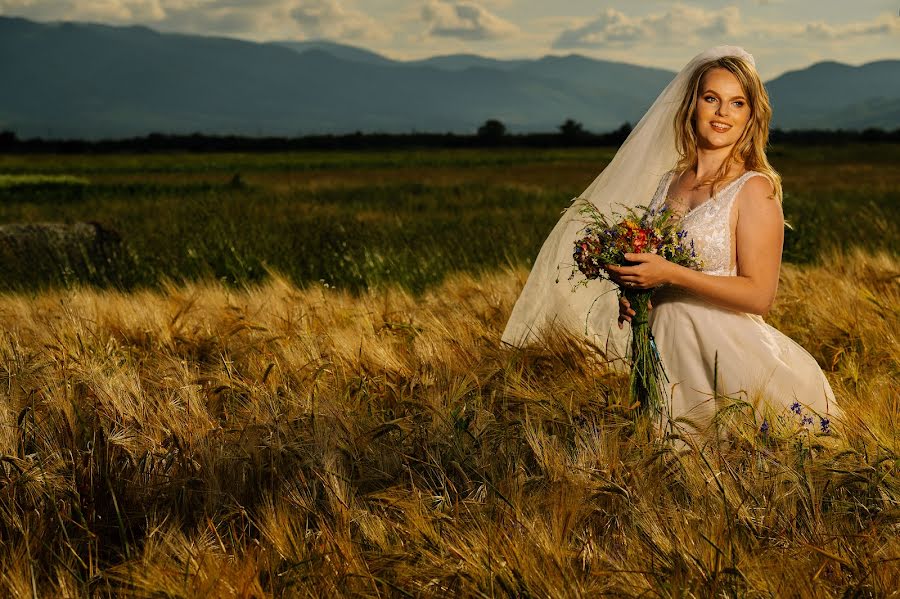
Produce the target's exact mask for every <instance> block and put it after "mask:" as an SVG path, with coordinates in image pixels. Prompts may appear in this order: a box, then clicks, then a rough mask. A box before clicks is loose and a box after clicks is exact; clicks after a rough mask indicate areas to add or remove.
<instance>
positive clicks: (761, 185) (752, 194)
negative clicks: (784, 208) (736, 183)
mask: <svg viewBox="0 0 900 599" xmlns="http://www.w3.org/2000/svg"><path fill="white" fill-rule="evenodd" d="M735 202H736V203H737V205H738V211H739V212H741V213H745V214H746V213H750V214H758V215H762V214H767V213H768V214H779V215H780V214H781V204H780V203H779V202H778V201H777V200H776V199H775V186H774V185H772V182H771V181H770V180H769V178H768V177H766V176H765V175H763V174H762V173H756V172H755V174H753V175H750V176H749V177H747V180H746V181H744V183H743V184H742V185H741V188H740V190H738V193H737V197H736V198H735Z"/></svg>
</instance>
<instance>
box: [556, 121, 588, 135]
mask: <svg viewBox="0 0 900 599" xmlns="http://www.w3.org/2000/svg"><path fill="white" fill-rule="evenodd" d="M559 132H560V133H561V134H562V136H563V137H564V138H566V139H576V138H578V137H581V136H582V135H584V133H585V131H584V126H583V125H582V124H581V123H579V122H578V121H573V120H572V119H566V122H565V123H563V124H562V125H560V126H559Z"/></svg>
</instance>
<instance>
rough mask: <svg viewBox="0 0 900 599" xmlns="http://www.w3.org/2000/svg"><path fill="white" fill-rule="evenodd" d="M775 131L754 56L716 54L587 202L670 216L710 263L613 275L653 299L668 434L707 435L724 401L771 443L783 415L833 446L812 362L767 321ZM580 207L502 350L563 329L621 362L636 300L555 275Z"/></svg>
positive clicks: (775, 200)
mask: <svg viewBox="0 0 900 599" xmlns="http://www.w3.org/2000/svg"><path fill="white" fill-rule="evenodd" d="M770 118H771V107H770V104H769V99H768V95H767V93H766V90H765V88H764V86H763V84H762V82H761V80H760V78H759V75H758V73H757V72H756V70H755V63H754V60H753V57H752V56H751V55H750V54H749V53H747V52H746V51H745V50H743V49H742V48H739V47H734V46H718V47H715V48H711V49H710V50H707V51H706V52H703V53H701V54H700V55H698V56H696V57H695V58H694V59H692V60H691V61H690V62H689V63H688V64H687V65H686V66H685V67H684V68H683V69H682V70H681V72H679V73H678V75H677V76H676V77H675V78H674V79H673V80H672V82H671V83H670V84H669V85H668V86H667V87H666V88H665V89H664V90H663V92H662V93H661V94H660V96H659V97H658V98H657V99H656V101H655V102H654V103H653V105H652V106H651V107H650V109H649V110H648V112H647V113H646V114H645V115H644V117H643V118H642V119H641V121H640V122H639V123H638V125H637V126H636V127H635V128H634V130H633V131H632V132H631V135H629V137H628V139H626V141H625V143H624V144H623V145H622V147H621V148H620V149H619V151H618V152H617V153H616V156H615V157H614V158H613V160H612V162H611V163H610V164H609V166H607V167H606V169H604V171H603V172H602V173H601V174H600V175H599V176H598V177H597V179H595V180H594V182H593V183H592V184H591V185H590V186H589V187H588V188H587V190H585V192H584V193H583V194H581V196H579V198H582V199H584V200H587V201H590V202H591V203H593V204H594V205H595V206H596V207H597V208H598V209H599V210H600V211H601V212H603V213H604V214H607V215H609V214H611V213H614V212H621V211H622V208H623V207H636V206H648V207H649V208H651V209H660V208H662V207H668V208H669V209H671V210H673V211H674V212H675V213H676V214H677V215H678V216H679V218H680V222H681V227H682V228H683V229H684V230H685V231H686V232H687V233H688V237H689V238H690V239H691V240H692V241H693V243H694V247H695V249H696V251H697V254H698V256H699V257H700V258H701V259H702V261H703V266H702V269H701V270H700V271H697V270H691V269H688V268H685V267H682V266H678V265H676V264H673V263H671V262H668V261H666V260H665V259H664V258H662V257H661V256H657V255H655V254H646V253H641V254H626V256H625V257H626V259H628V260H629V261H631V262H632V263H635V264H634V265H633V266H623V267H616V266H613V265H607V272H608V273H609V275H610V277H611V278H612V279H613V280H615V281H616V283H618V284H619V285H622V286H628V287H631V288H635V289H647V288H657V291H656V292H655V294H654V301H653V303H654V304H655V306H654V308H653V309H652V310H651V312H650V327H651V330H652V334H653V336H654V338H655V340H656V343H657V346H658V349H659V353H660V358H661V360H662V363H663V367H664V369H665V372H666V375H667V377H668V383H666V389H664V392H665V395H666V398H667V410H666V413H665V414H664V415H663V422H665V423H669V424H670V425H672V426H677V427H679V428H681V427H682V426H683V425H684V426H688V427H690V428H694V429H698V430H702V429H705V428H707V427H708V426H709V425H710V424H711V423H712V422H713V416H714V414H715V413H716V410H717V408H718V407H720V405H719V404H720V403H721V401H722V399H721V397H722V396H728V397H739V398H741V399H744V400H746V401H748V402H750V403H752V404H753V405H755V406H756V409H757V410H758V412H759V421H760V422H763V423H764V424H763V430H766V428H767V427H768V422H771V421H772V418H773V417H774V416H775V415H779V414H780V415H781V416H783V417H787V418H789V419H793V420H795V421H796V423H797V424H798V425H799V426H804V427H807V428H809V429H815V430H816V431H819V432H826V433H827V432H829V431H830V425H831V419H833V418H834V417H836V416H839V415H840V412H839V408H838V407H837V406H836V405H835V400H834V393H833V392H832V390H831V387H830V385H829V384H828V381H827V379H826V378H825V376H824V374H823V373H822V371H821V369H820V368H819V366H818V364H817V363H816V361H815V359H814V358H813V357H812V356H811V355H810V354H809V353H808V352H806V351H805V350H804V349H803V348H802V347H800V346H799V345H798V344H797V343H795V342H794V341H792V340H791V339H790V338H788V337H787V336H785V335H784V334H782V333H781V332H779V331H778V330H776V329H774V328H773V327H771V326H769V325H768V324H766V323H765V321H764V320H763V319H762V316H763V315H765V314H766V313H767V312H768V310H769V309H770V308H771V306H772V303H773V301H774V299H775V294H776V290H777V286H778V275H779V270H780V267H781V253H782V243H783V239H784V219H783V215H782V210H781V199H782V191H781V178H780V176H779V175H778V173H777V172H776V171H775V170H774V169H773V168H772V167H771V166H770V165H769V163H768V160H767V159H766V155H765V146H766V144H767V142H768V135H769V130H768V127H769V120H770ZM579 198H575V200H578V199H579ZM575 200H573V203H572V206H570V207H569V209H568V210H567V211H566V212H565V213H564V215H563V217H562V218H561V219H560V221H559V222H558V223H557V225H556V227H554V229H553V231H552V232H551V233H550V236H549V237H548V238H547V240H546V241H545V243H544V245H543V246H542V248H541V250H540V252H539V254H538V257H537V259H536V260H535V264H534V267H533V268H532V271H531V273H530V275H529V277H528V280H527V281H526V283H525V287H524V288H523V290H522V293H521V295H520V297H519V299H518V300H517V302H516V305H515V306H514V308H513V311H512V313H511V315H510V318H509V322H508V323H507V325H506V329H505V330H504V332H503V336H502V341H503V342H504V343H507V344H510V345H514V346H522V345H526V344H528V343H532V342H535V341H538V340H540V339H541V338H542V336H543V334H544V333H545V332H546V331H547V327H548V326H549V325H551V324H557V325H561V326H563V327H567V328H570V329H573V330H575V331H578V332H579V333H581V334H583V335H584V336H585V337H586V338H587V339H588V340H589V341H591V342H592V343H594V344H595V346H597V347H599V348H602V350H603V352H604V353H606V354H607V355H608V356H610V357H612V358H620V359H621V357H622V356H624V355H625V348H626V344H627V341H628V338H629V337H630V335H628V331H626V330H624V328H623V322H624V321H629V322H630V320H631V317H632V316H633V315H634V311H633V310H631V307H630V306H629V305H628V302H627V300H625V299H624V298H623V299H621V300H619V301H618V302H617V301H616V299H615V294H614V293H610V291H613V289H614V287H613V286H612V284H611V283H610V282H608V281H604V280H592V281H589V282H588V284H587V285H586V286H580V287H578V288H577V289H575V290H573V288H572V284H571V283H570V282H569V281H568V277H562V278H561V277H560V276H559V274H560V273H561V272H562V271H563V269H566V270H571V263H572V251H573V248H574V241H575V239H576V238H577V237H578V236H579V235H578V233H579V232H580V229H581V228H582V227H583V226H584V224H585V223H584V222H582V221H581V220H579V218H578V215H579V212H578V207H577V206H576V202H575ZM567 267H568V268H567ZM613 323H617V325H618V326H613ZM620 363H621V360H620Z"/></svg>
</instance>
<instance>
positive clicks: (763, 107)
mask: <svg viewBox="0 0 900 599" xmlns="http://www.w3.org/2000/svg"><path fill="white" fill-rule="evenodd" d="M716 68H722V69H726V70H727V71H729V72H730V73H732V74H733V75H734V76H735V77H736V78H737V80H738V83H740V84H741V88H743V91H744V94H745V95H746V96H747V103H748V105H749V108H750V120H748V121H747V124H746V126H745V127H744V131H743V133H741V137H740V138H739V139H738V140H737V142H736V143H735V144H734V146H733V147H732V148H731V152H729V154H728V156H727V157H726V158H725V160H723V161H722V166H720V167H719V170H718V171H716V173H715V174H714V175H713V176H712V178H711V180H707V181H704V182H703V183H709V185H710V196H713V195H715V193H716V187H717V186H718V185H719V184H720V183H722V182H723V181H724V179H725V176H726V175H727V173H728V171H729V170H730V168H731V165H732V164H733V163H734V162H735V161H736V159H737V158H738V157H740V161H742V162H743V163H744V167H745V168H746V169H747V170H748V171H749V170H753V171H757V172H760V173H762V174H763V175H765V177H766V178H767V179H768V180H769V181H770V182H771V183H772V187H773V188H774V189H775V199H776V200H777V201H778V202H779V203H781V202H782V199H783V192H782V189H781V175H779V174H778V172H777V171H776V170H775V169H774V168H772V165H771V164H769V161H768V159H767V158H766V145H767V144H768V143H769V121H770V120H771V119H772V105H771V104H770V103H769V94H768V92H766V88H765V86H763V83H762V81H761V80H760V78H759V74H758V73H757V72H756V69H755V68H753V67H752V66H751V65H750V64H748V63H747V62H746V61H745V60H744V59H743V58H739V57H737V56H722V57H721V58H717V59H715V60H711V61H708V62H705V63H703V64H701V65H700V66H699V67H697V69H696V70H695V71H694V72H693V73H691V77H690V79H689V80H688V84H687V89H686V90H685V95H684V98H682V100H681V105H680V106H679V108H678V112H677V113H676V115H675V121H674V126H675V145H676V148H677V149H678V154H679V156H680V158H679V160H678V164H677V165H676V166H675V170H676V172H678V173H682V172H684V171H686V170H687V169H689V168H696V166H697V131H696V129H695V128H694V111H695V110H696V108H697V94H698V90H699V89H700V83H701V82H702V81H703V77H704V75H706V74H707V73H708V72H709V71H711V70H712V69H716Z"/></svg>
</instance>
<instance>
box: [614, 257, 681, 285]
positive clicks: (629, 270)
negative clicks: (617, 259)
mask: <svg viewBox="0 0 900 599" xmlns="http://www.w3.org/2000/svg"><path fill="white" fill-rule="evenodd" d="M625 259H626V260H628V261H629V262H637V264H635V265H633V266H614V265H612V264H607V265H606V266H605V268H606V272H608V273H609V277H610V278H611V279H612V280H613V281H614V282H615V283H617V284H618V285H619V286H620V287H623V288H628V289H651V288H653V287H659V286H660V285H664V284H666V283H669V282H670V281H671V280H672V272H673V270H674V269H675V268H678V265H676V264H673V263H672V262H669V261H668V260H666V259H665V258H663V257H662V256H658V255H657V254H650V253H640V254H631V253H628V254H625Z"/></svg>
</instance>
